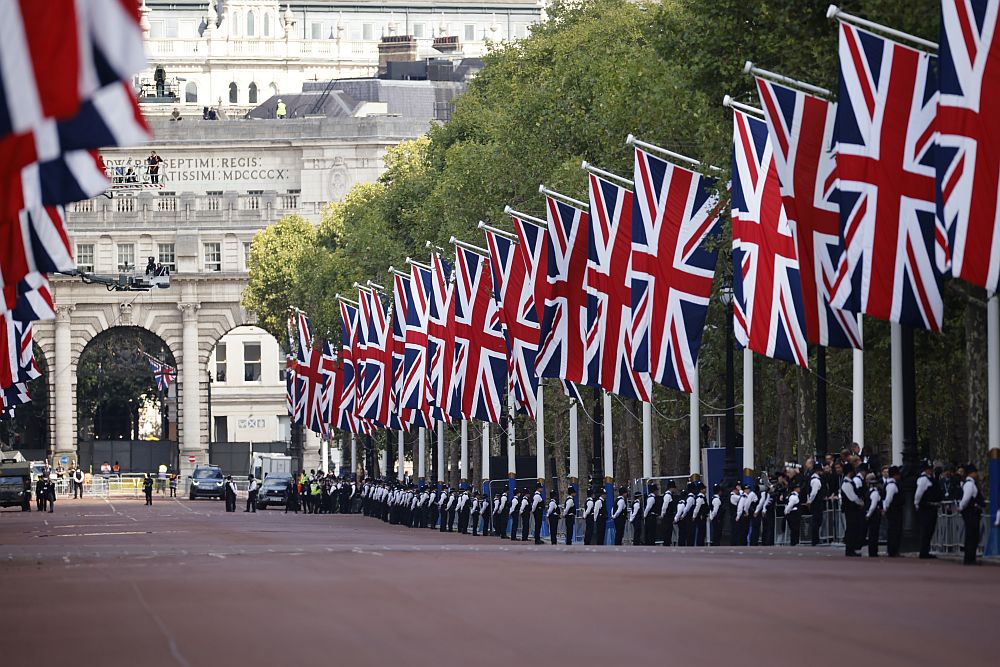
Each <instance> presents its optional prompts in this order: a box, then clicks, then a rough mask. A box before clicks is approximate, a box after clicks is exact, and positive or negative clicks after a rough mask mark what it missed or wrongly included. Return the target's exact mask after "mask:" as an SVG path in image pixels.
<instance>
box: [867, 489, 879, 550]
mask: <svg viewBox="0 0 1000 667" xmlns="http://www.w3.org/2000/svg"><path fill="white" fill-rule="evenodd" d="M865 482H867V484H868V507H867V509H866V510H865V533H866V536H867V542H868V557H869V558H877V557H878V535H879V528H880V527H881V525H882V490H881V489H880V488H879V485H878V478H877V477H876V476H875V473H871V472H870V473H868V475H867V476H866V477H865Z"/></svg>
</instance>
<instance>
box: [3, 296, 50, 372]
mask: <svg viewBox="0 0 1000 667" xmlns="http://www.w3.org/2000/svg"><path fill="white" fill-rule="evenodd" d="M41 375H42V374H41V372H40V371H39V370H38V364H37V363H36V362H35V354H34V345H33V343H32V328H31V323H30V322H19V321H17V320H15V319H14V317H13V314H12V313H10V312H6V313H3V314H2V315H0V389H5V388H7V387H10V386H11V385H14V384H16V383H18V382H27V381H29V380H34V379H35V378H38V377H41Z"/></svg>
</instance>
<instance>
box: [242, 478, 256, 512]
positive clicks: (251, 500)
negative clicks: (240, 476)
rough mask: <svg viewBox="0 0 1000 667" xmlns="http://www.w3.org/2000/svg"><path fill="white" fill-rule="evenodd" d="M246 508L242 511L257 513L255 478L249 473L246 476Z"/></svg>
mask: <svg viewBox="0 0 1000 667" xmlns="http://www.w3.org/2000/svg"><path fill="white" fill-rule="evenodd" d="M247 482H248V483H247V508H246V509H245V510H243V511H244V512H253V513H254V514H256V513H257V478H256V477H254V476H253V475H249V476H248V478H247Z"/></svg>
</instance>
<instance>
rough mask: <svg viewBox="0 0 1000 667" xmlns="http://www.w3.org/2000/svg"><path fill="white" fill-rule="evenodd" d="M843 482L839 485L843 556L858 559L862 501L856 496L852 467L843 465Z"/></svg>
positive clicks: (860, 540) (861, 530) (860, 539)
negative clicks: (844, 524) (843, 528)
mask: <svg viewBox="0 0 1000 667" xmlns="http://www.w3.org/2000/svg"><path fill="white" fill-rule="evenodd" d="M843 469H844V481H843V482H842V483H841V484H840V511H841V512H843V513H844V522H845V523H846V524H847V526H846V528H845V530H844V555H845V556H848V557H852V558H857V557H860V556H861V554H859V553H858V547H859V546H860V545H861V542H862V540H863V539H864V538H863V536H862V533H863V530H864V528H863V522H862V512H863V511H864V510H863V508H864V505H865V503H864V501H863V500H861V498H860V497H859V496H858V492H857V487H856V486H855V481H854V466H853V465H851V464H850V463H845V464H844V466H843Z"/></svg>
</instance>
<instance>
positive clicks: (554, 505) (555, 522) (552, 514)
mask: <svg viewBox="0 0 1000 667" xmlns="http://www.w3.org/2000/svg"><path fill="white" fill-rule="evenodd" d="M545 518H546V519H548V522H549V541H550V542H552V544H555V543H556V534H557V533H558V532H559V492H558V491H556V490H555V489H552V493H551V494H550V495H549V506H548V507H546V508H545Z"/></svg>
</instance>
